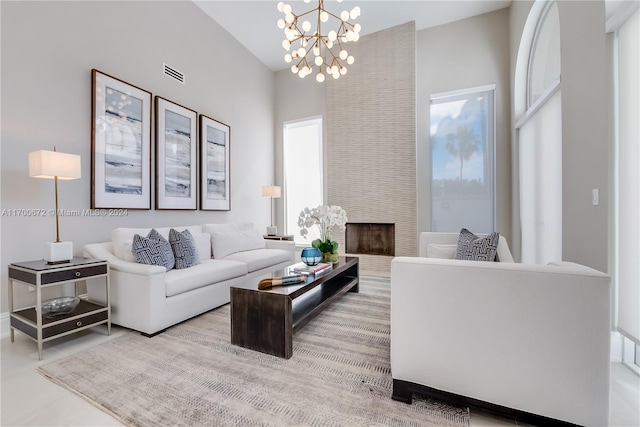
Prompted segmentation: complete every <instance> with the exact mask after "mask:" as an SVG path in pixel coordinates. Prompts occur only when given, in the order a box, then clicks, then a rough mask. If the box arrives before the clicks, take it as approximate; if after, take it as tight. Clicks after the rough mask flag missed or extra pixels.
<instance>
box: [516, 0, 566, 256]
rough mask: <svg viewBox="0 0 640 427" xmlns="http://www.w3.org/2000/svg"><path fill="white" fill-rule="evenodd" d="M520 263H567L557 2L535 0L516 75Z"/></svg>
mask: <svg viewBox="0 0 640 427" xmlns="http://www.w3.org/2000/svg"><path fill="white" fill-rule="evenodd" d="M515 80H516V84H515V91H514V98H515V112H516V115H517V116H519V117H518V120H517V121H516V138H517V139H516V141H517V146H516V148H515V149H516V150H517V152H518V158H519V162H518V166H517V170H518V175H517V176H518V181H519V187H520V205H519V209H520V231H521V233H520V235H521V261H522V262H524V263H530V264H546V263H548V262H550V261H559V260H561V259H562V96H561V91H560V20H559V15H558V6H557V4H556V3H555V1H551V2H549V1H546V0H536V2H535V3H534V5H533V6H532V8H531V11H530V12H529V17H528V18H527V22H526V24H525V28H524V31H523V35H522V40H521V41H520V49H519V52H518V59H517V62H516V75H515Z"/></svg>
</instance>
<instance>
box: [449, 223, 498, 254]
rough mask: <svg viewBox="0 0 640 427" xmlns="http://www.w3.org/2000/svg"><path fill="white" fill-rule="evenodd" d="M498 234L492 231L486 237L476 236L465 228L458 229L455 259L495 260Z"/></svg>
mask: <svg viewBox="0 0 640 427" xmlns="http://www.w3.org/2000/svg"><path fill="white" fill-rule="evenodd" d="M499 239H500V234H498V233H496V232H493V233H491V234H489V235H488V236H486V237H478V236H476V235H475V234H473V233H472V232H470V231H469V230H467V229H466V228H463V229H462V230H460V236H458V246H457V247H456V259H464V260H471V261H491V262H493V261H495V259H496V253H497V252H498V240H499Z"/></svg>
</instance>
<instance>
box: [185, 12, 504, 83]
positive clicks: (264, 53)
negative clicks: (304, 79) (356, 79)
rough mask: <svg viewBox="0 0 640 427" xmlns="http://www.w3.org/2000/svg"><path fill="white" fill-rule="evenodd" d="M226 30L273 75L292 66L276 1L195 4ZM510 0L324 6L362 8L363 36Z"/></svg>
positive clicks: (453, 16)
mask: <svg viewBox="0 0 640 427" xmlns="http://www.w3.org/2000/svg"><path fill="white" fill-rule="evenodd" d="M285 2H287V3H289V4H291V6H292V8H293V11H294V13H298V14H300V13H302V12H306V11H307V10H310V9H312V8H313V7H314V3H315V6H317V3H316V2H315V0H312V1H311V3H309V4H306V3H304V2H303V1H301V0H288V1H285ZM194 3H196V4H197V5H198V6H199V7H200V8H201V9H202V10H204V11H205V12H206V13H207V14H209V15H210V16H211V17H212V18H213V19H214V20H215V21H216V22H218V23H219V24H220V25H221V26H222V27H223V28H224V29H225V30H227V31H228V32H229V33H231V34H232V35H233V36H234V37H235V38H236V39H237V40H238V41H239V42H240V43H242V45H244V46H245V47H246V48H247V49H248V50H249V51H250V52H251V53H253V54H254V55H255V56H256V57H257V58H258V59H260V60H261V61H262V62H263V63H264V64H265V65H266V66H267V67H269V68H270V69H271V70H273V71H279V70H283V69H285V68H288V67H289V65H288V64H287V63H286V62H285V61H284V59H283V58H284V55H285V53H286V52H285V50H284V49H283V48H282V40H283V39H284V34H283V31H282V30H281V29H279V28H278V27H277V26H276V22H277V21H278V19H280V18H282V17H283V14H282V13H280V12H278V9H277V7H276V5H277V4H278V0H257V1H256V0H246V1H245V0H232V1H201V0H194ZM509 4H511V0H413V1H388V0H345V1H344V2H342V3H337V2H335V1H333V0H326V2H325V7H326V9H328V10H329V11H331V12H333V13H337V14H339V12H340V11H342V10H344V9H347V10H350V9H351V8H353V7H354V6H360V9H361V10H362V15H361V16H360V17H359V18H358V19H357V20H356V21H355V22H358V23H360V25H362V31H361V35H366V34H370V33H374V32H376V31H380V30H383V29H385V28H390V27H393V26H395V25H400V24H404V23H405V22H409V21H415V22H416V30H422V29H425V28H429V27H434V26H437V25H442V24H446V23H449V22H453V21H457V20H460V19H464V18H468V17H470V16H475V15H481V14H483V13H487V12H492V11H495V10H498V9H502V8H504V7H508V6H509Z"/></svg>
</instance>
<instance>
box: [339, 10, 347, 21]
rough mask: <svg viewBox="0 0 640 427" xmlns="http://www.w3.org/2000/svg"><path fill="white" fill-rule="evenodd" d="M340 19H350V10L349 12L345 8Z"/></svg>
mask: <svg viewBox="0 0 640 427" xmlns="http://www.w3.org/2000/svg"><path fill="white" fill-rule="evenodd" d="M340 19H342V20H343V21H348V20H349V12H347V11H346V10H343V11H342V12H341V13H340Z"/></svg>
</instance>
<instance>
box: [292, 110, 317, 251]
mask: <svg viewBox="0 0 640 427" xmlns="http://www.w3.org/2000/svg"><path fill="white" fill-rule="evenodd" d="M283 135H284V144H283V149H284V210H285V213H284V214H285V219H284V221H285V232H286V234H293V236H294V240H295V242H296V244H300V245H307V246H309V245H310V243H311V241H313V240H314V239H316V238H318V237H320V235H319V232H318V230H316V229H317V227H314V228H312V229H311V230H309V234H308V236H307V238H306V239H305V238H304V237H302V236H301V235H300V228H299V227H298V216H299V215H300V211H302V210H303V209H304V208H306V207H309V208H315V207H316V206H318V205H321V204H322V201H323V196H322V118H320V117H317V118H312V119H306V120H300V121H295V122H288V123H285V124H284V132H283ZM316 234H317V235H316Z"/></svg>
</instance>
